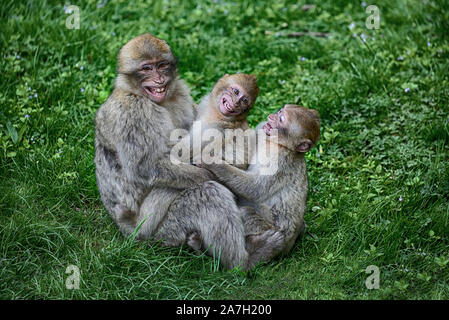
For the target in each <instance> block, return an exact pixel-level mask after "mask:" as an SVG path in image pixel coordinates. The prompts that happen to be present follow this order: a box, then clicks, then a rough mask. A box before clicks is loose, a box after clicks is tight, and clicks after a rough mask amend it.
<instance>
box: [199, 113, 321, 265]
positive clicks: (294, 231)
mask: <svg viewBox="0 0 449 320" xmlns="http://www.w3.org/2000/svg"><path fill="white" fill-rule="evenodd" d="M258 128H263V130H264V132H265V143H266V144H267V146H269V147H271V149H270V150H271V151H273V150H274V151H275V152H270V154H269V161H268V162H269V163H276V164H277V168H272V169H274V170H273V174H269V175H267V174H261V165H260V161H251V164H250V165H249V167H248V170H247V171H243V170H239V169H238V168H235V167H232V166H229V165H226V164H220V165H215V164H212V165H203V167H206V168H208V169H209V170H211V171H212V172H214V173H215V175H216V176H217V177H218V178H219V180H220V181H221V182H222V183H223V184H225V185H226V186H227V187H229V188H230V190H232V191H233V192H234V193H235V194H236V195H238V196H239V197H242V198H244V199H246V200H247V201H248V203H252V204H253V207H254V208H256V211H257V208H270V209H271V210H270V213H271V218H272V219H271V220H272V223H273V225H274V228H275V229H276V230H278V231H279V232H280V234H281V235H282V237H281V238H280V241H273V242H270V243H263V242H261V241H260V240H261V238H260V235H261V234H263V232H265V231H266V230H267V229H268V228H270V226H269V223H267V221H264V219H262V218H261V217H260V216H258V215H257V214H256V213H257V212H256V213H254V212H251V209H250V208H246V209H247V215H246V217H245V218H244V220H245V224H246V230H247V235H248V236H247V250H248V251H249V252H250V253H254V255H253V258H254V259H255V260H261V261H263V260H265V261H266V260H269V259H271V258H273V257H274V256H276V255H278V254H280V253H287V252H288V251H290V249H291V248H292V246H293V244H294V242H295V240H296V238H297V237H298V235H299V234H300V232H301V231H303V230H304V226H305V225H304V212H305V209H306V201H307V194H308V181H307V172H306V163H305V159H304V154H305V152H307V151H309V150H310V149H311V148H312V147H313V146H314V145H315V144H316V143H317V141H318V140H319V137H320V120H319V114H318V112H317V111H315V110H312V109H307V108H304V107H299V106H296V105H285V106H284V108H282V109H281V110H279V112H277V113H276V114H270V115H269V116H268V121H267V122H264V123H261V124H259V126H258ZM254 156H257V154H254ZM258 160H260V159H258ZM256 251H257V253H255V252H256Z"/></svg>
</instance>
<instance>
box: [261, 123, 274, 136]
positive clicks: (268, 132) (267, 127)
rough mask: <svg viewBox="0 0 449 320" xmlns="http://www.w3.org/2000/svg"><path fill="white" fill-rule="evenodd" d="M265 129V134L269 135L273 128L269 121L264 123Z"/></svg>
mask: <svg viewBox="0 0 449 320" xmlns="http://www.w3.org/2000/svg"><path fill="white" fill-rule="evenodd" d="M263 129H264V130H265V134H266V135H267V136H269V135H270V132H271V130H272V129H273V127H272V126H271V124H269V123H268V122H267V123H265V124H264V126H263Z"/></svg>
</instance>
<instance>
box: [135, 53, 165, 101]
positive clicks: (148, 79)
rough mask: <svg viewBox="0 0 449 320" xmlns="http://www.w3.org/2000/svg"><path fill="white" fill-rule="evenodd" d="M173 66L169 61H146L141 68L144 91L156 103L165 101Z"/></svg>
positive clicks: (140, 73)
mask: <svg viewBox="0 0 449 320" xmlns="http://www.w3.org/2000/svg"><path fill="white" fill-rule="evenodd" d="M171 74H172V66H171V64H170V62H169V61H165V60H160V61H150V60H148V61H144V62H142V63H141V64H140V66H139V75H140V76H141V78H142V79H143V80H142V83H141V84H142V89H143V91H144V92H145V93H146V94H147V96H148V97H149V98H150V99H151V100H153V101H154V102H156V103H160V102H162V101H164V99H165V97H166V96H167V88H168V84H169V83H170V81H171V79H172V75H171Z"/></svg>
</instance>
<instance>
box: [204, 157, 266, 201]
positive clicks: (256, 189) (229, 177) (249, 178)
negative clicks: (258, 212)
mask: <svg viewBox="0 0 449 320" xmlns="http://www.w3.org/2000/svg"><path fill="white" fill-rule="evenodd" d="M202 167H204V168H206V169H208V170H210V171H212V172H213V173H214V174H215V175H216V176H217V177H218V180H220V181H221V182H222V183H223V184H225V185H226V186H227V187H228V188H230V189H231V190H232V191H233V192H234V193H235V194H236V195H238V196H241V197H244V198H245V199H247V200H250V201H254V202H256V201H260V200H261V199H263V198H265V197H266V195H267V194H269V193H270V191H269V187H270V181H271V179H272V177H271V176H268V175H267V176H260V175H259V174H252V173H250V172H247V171H243V170H240V169H238V168H236V167H233V166H231V165H228V164H210V165H206V164H202Z"/></svg>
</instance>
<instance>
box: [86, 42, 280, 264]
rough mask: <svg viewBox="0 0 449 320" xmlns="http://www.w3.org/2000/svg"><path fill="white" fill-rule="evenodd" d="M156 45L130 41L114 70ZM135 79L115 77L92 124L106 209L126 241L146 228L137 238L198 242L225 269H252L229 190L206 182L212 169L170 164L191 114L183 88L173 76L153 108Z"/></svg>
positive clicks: (266, 235)
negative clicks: (174, 135)
mask: <svg viewBox="0 0 449 320" xmlns="http://www.w3.org/2000/svg"><path fill="white" fill-rule="evenodd" d="M141 39H144V40H145V43H144V45H143V46H142V45H141V44H142V43H143V42H142V41H143V40H141ZM154 39H155V38H154V37H152V36H151V35H143V36H140V37H138V38H136V39H134V40H132V41H133V42H132V43H131V42H130V43H128V45H127V46H126V50H123V49H122V51H121V54H119V63H120V68H119V70H121V68H125V67H124V66H123V65H122V64H126V63H127V62H129V64H130V66H135V65H138V64H137V63H136V62H135V61H133V60H131V61H128V60H129V59H131V58H130V57H131V56H135V55H137V56H139V54H140V55H144V54H145V58H151V57H148V51H145V52H143V53H142V52H139V51H138V50H142V49H139V48H147V49H148V46H150V47H151V46H152V43H156V42H155V41H157V39H156V40H154ZM133 45H134V46H135V47H136V48H137V49H135V48H134V47H133ZM158 45H159V46H164V44H163V43H162V44H161V42H160V41H159V42H158ZM165 45H166V44H165ZM156 47H157V46H155V48H156ZM124 48H125V47H124ZM133 48H134V49H133ZM147 49H146V50H147ZM153 49H154V48H153ZM133 50H135V51H133ZM164 50H165V51H167V50H169V49H164ZM150 52H152V51H151V50H150ZM156 53H157V50H156ZM164 54H165V55H167V53H164ZM133 59H134V58H133ZM134 78H135V77H134ZM134 78H133V74H132V70H131V71H130V70H128V69H127V73H126V74H125V73H119V75H118V76H117V79H116V82H115V88H114V90H113V92H112V94H111V95H110V97H109V98H108V99H107V101H106V102H105V103H104V104H103V105H102V106H101V107H100V109H99V110H98V112H97V115H96V119H95V160H94V161H95V167H96V171H95V173H96V178H97V185H98V190H99V192H100V195H101V200H102V202H103V204H104V206H105V208H106V209H107V211H108V212H109V214H110V215H111V217H112V219H113V220H114V221H115V222H116V223H117V225H118V227H119V229H120V231H121V232H122V233H123V234H124V235H129V234H130V233H131V232H132V231H133V230H134V229H135V227H136V226H137V225H139V223H140V222H143V224H142V226H141V228H140V229H139V232H138V238H139V239H150V238H153V237H155V238H156V239H158V240H161V241H162V243H163V244H165V245H171V246H178V245H183V244H186V243H187V244H193V243H200V244H201V245H202V247H203V248H204V249H206V250H207V251H208V253H209V254H211V255H215V256H217V255H219V256H220V261H221V263H222V264H223V266H224V267H226V268H233V267H235V266H238V265H240V266H242V268H243V269H248V268H251V267H252V266H253V265H254V261H255V260H253V259H251V257H250V256H249V255H248V252H247V251H246V249H245V235H244V227H243V224H242V221H241V211H240V209H239V208H238V207H237V204H236V201H235V197H234V195H233V194H232V192H230V191H229V190H228V189H227V188H226V187H224V186H222V185H220V184H219V183H217V182H211V181H210V182H207V181H209V180H211V179H213V175H212V174H211V173H210V172H209V171H207V170H205V169H203V168H198V167H195V166H192V165H190V164H184V163H181V164H176V165H175V164H173V163H171V162H170V160H169V151H170V146H171V143H170V141H169V136H170V133H171V132H172V130H174V129H179V128H183V129H186V130H188V129H189V128H190V126H191V124H192V121H193V119H194V116H195V113H196V106H194V104H193V101H192V98H191V96H190V93H189V89H188V88H187V86H186V84H185V83H184V81H183V80H180V79H179V78H178V77H177V76H176V72H174V77H173V78H172V79H171V81H170V82H169V83H168V86H167V96H166V98H165V100H163V102H161V103H160V104H158V103H155V102H153V101H152V100H151V99H149V98H148V97H147V96H145V94H143V93H142V92H141V88H139V87H138V83H137V84H136V82H135V79H134ZM132 79H134V80H132ZM276 236H277V234H275V233H274V232H272V231H271V230H269V231H268V232H266V233H264V234H263V235H262V236H261V237H262V241H272V238H273V237H276ZM199 239H200V241H198V240H199ZM192 241H193V242H192ZM194 249H197V250H198V249H200V247H196V248H195V246H194Z"/></svg>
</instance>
